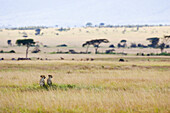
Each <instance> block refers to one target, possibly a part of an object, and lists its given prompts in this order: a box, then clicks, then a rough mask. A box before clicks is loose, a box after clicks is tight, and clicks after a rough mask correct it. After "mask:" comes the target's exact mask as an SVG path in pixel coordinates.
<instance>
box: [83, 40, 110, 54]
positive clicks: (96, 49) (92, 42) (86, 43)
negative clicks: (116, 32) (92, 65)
mask: <svg viewBox="0 0 170 113" xmlns="http://www.w3.org/2000/svg"><path fill="white" fill-rule="evenodd" d="M101 43H109V40H107V39H94V40H90V41H86V42H85V43H84V44H83V45H82V46H83V47H84V46H87V49H86V53H87V51H88V48H89V46H90V45H93V47H94V48H95V54H97V52H98V48H99V47H100V46H99V45H100V44H101Z"/></svg>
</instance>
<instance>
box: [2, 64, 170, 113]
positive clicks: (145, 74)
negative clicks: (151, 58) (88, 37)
mask: <svg viewBox="0 0 170 113" xmlns="http://www.w3.org/2000/svg"><path fill="white" fill-rule="evenodd" d="M0 68H1V70H0V112H17V113H18V112H31V113H32V112H72V113H74V112H77V113H81V112H101V113H103V112H149V113H150V112H162V113H168V112H170V109H169V108H170V100H169V98H170V96H169V94H170V89H169V88H170V74H169V73H170V64H169V62H160V61H159V62H140V61H138V62H137V61H135V62H124V63H119V62H110V61H93V62H80V61H79V62H78V61H19V62H18V61H3V62H1V63H0ZM41 74H45V75H48V74H52V75H53V76H54V78H53V83H54V85H53V86H52V87H51V88H50V87H48V88H41V87H39V85H38V82H39V76H40V75H41Z"/></svg>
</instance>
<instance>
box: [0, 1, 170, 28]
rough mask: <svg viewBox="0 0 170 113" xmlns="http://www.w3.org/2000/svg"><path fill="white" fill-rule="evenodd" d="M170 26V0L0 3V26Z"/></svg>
mask: <svg viewBox="0 0 170 113" xmlns="http://www.w3.org/2000/svg"><path fill="white" fill-rule="evenodd" d="M87 22H92V23H93V25H95V24H99V23H100V22H104V23H106V24H112V25H117V24H170V0H0V26H2V25H5V26H7V25H12V26H35V25H46V26H54V25H59V26H74V25H77V26H82V25H85V24H86V23H87Z"/></svg>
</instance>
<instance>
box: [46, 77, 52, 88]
mask: <svg viewBox="0 0 170 113" xmlns="http://www.w3.org/2000/svg"><path fill="white" fill-rule="evenodd" d="M52 78H53V76H52V75H48V79H47V84H48V85H49V86H51V85H52V80H51V79H52Z"/></svg>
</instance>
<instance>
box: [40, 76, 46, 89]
mask: <svg viewBox="0 0 170 113" xmlns="http://www.w3.org/2000/svg"><path fill="white" fill-rule="evenodd" d="M40 77H41V79H40V86H41V87H42V86H43V87H44V86H45V81H44V79H45V78H46V77H45V75H41V76H40Z"/></svg>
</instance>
